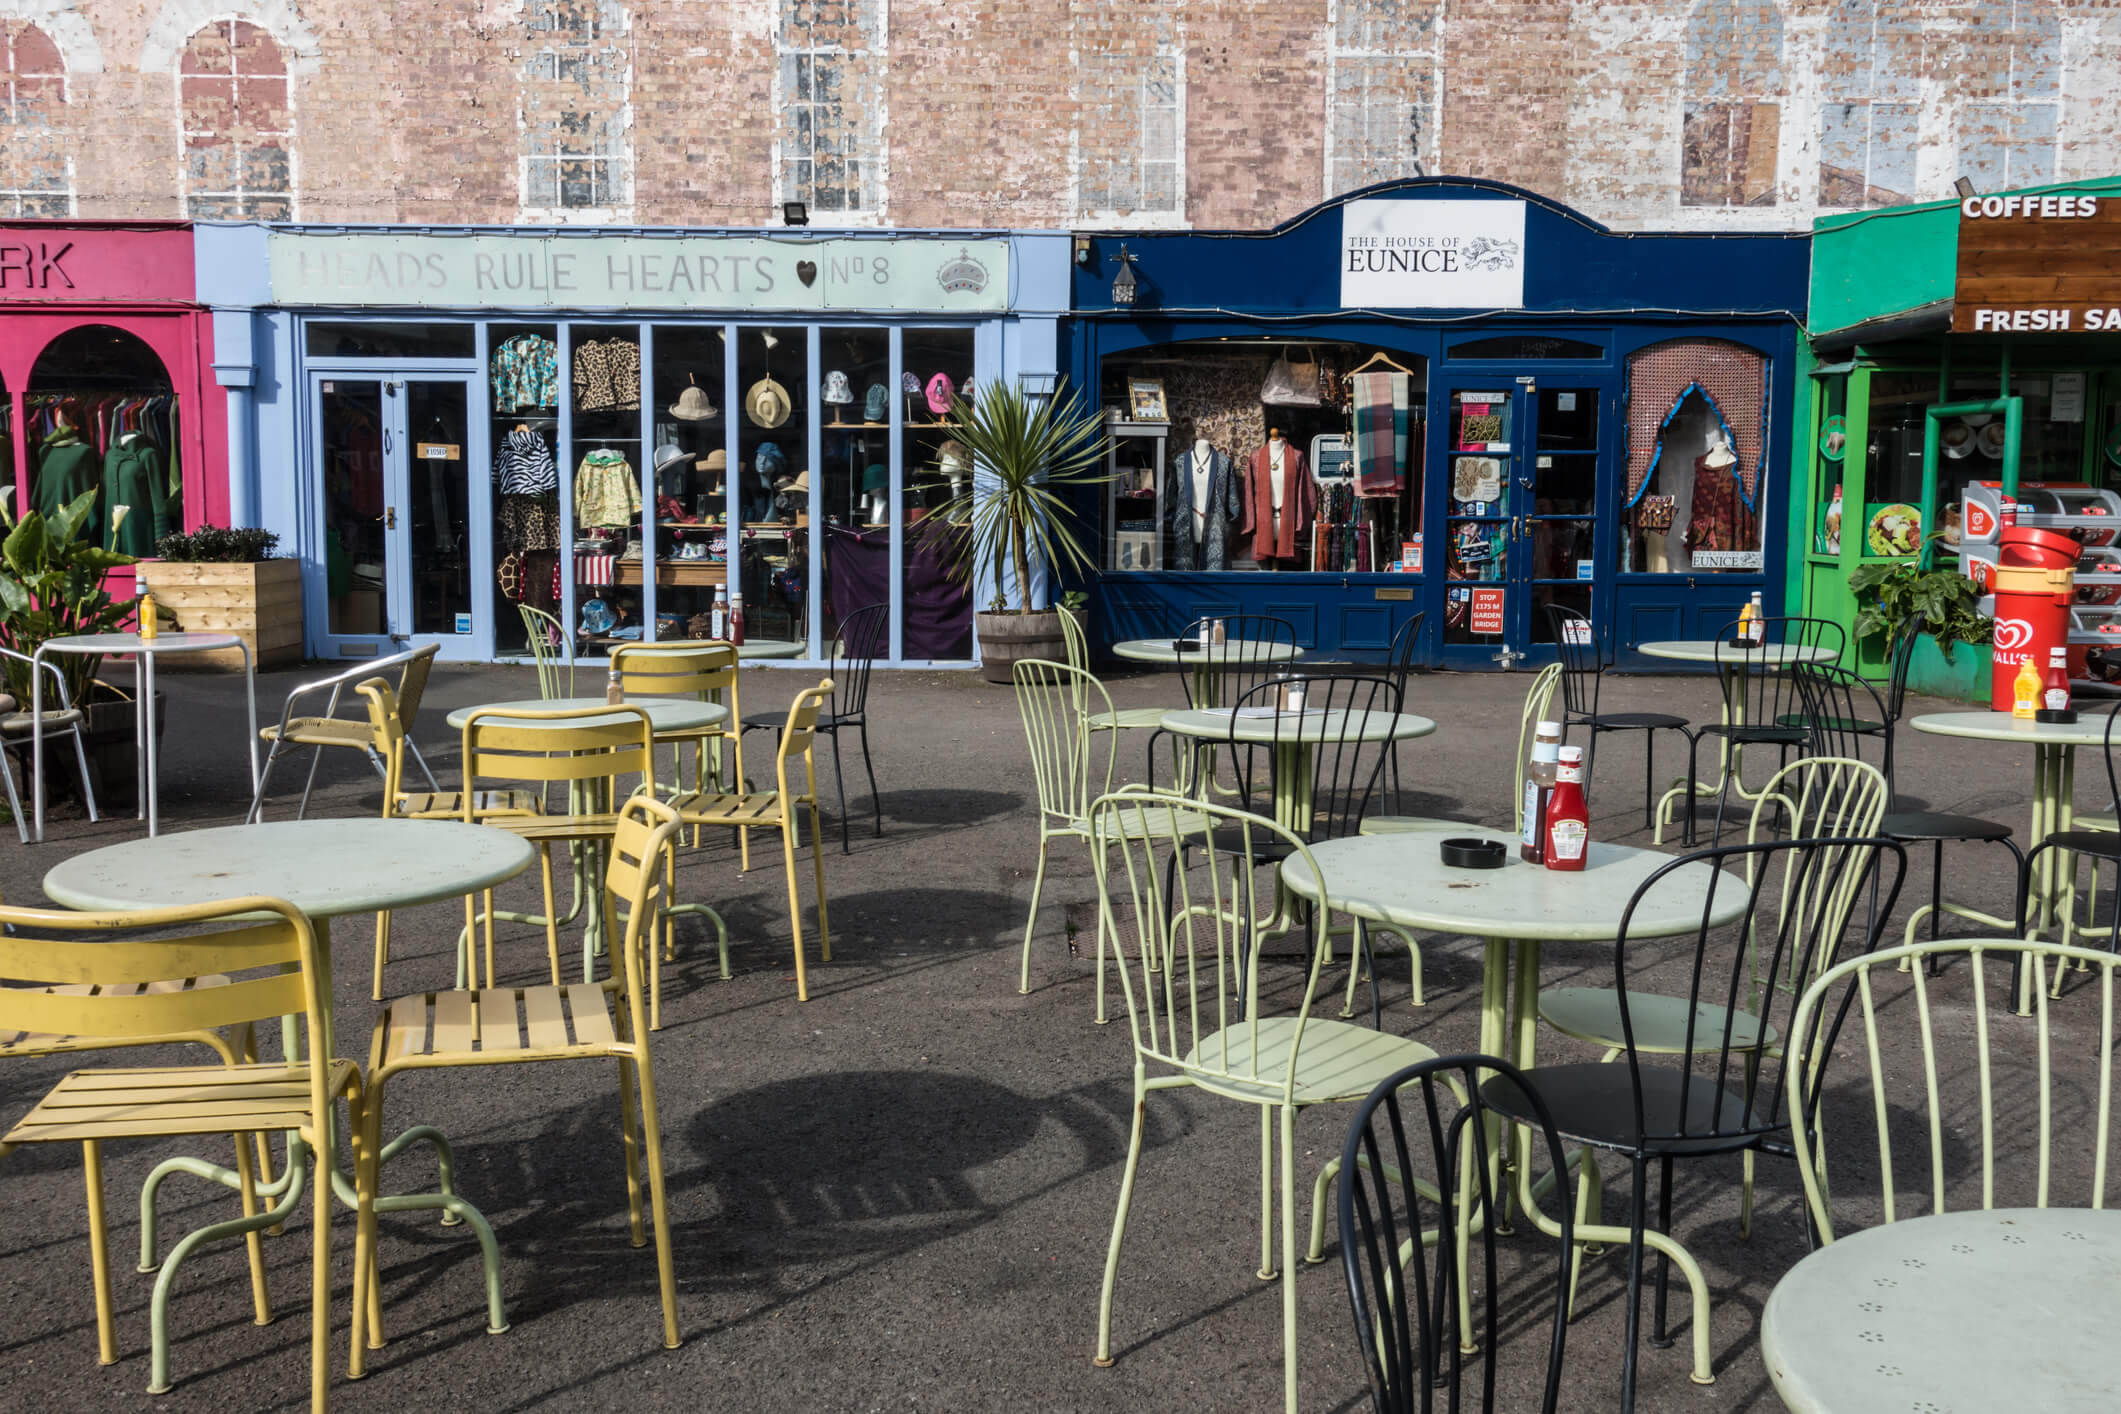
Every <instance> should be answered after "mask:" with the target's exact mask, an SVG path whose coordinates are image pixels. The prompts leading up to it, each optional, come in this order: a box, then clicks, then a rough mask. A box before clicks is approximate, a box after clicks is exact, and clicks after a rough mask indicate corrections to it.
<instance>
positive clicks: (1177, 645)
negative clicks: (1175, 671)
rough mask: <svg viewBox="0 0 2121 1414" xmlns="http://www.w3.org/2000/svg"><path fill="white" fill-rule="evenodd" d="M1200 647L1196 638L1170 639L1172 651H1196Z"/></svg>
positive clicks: (1198, 650)
mask: <svg viewBox="0 0 2121 1414" xmlns="http://www.w3.org/2000/svg"><path fill="white" fill-rule="evenodd" d="M1200 648H1201V644H1200V640H1199V639H1197V638H1174V639H1172V640H1171V651H1172V652H1173V653H1198V652H1200Z"/></svg>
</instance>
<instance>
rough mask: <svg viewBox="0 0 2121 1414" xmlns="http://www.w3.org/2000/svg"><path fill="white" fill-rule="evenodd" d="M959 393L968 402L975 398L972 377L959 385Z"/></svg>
mask: <svg viewBox="0 0 2121 1414" xmlns="http://www.w3.org/2000/svg"><path fill="white" fill-rule="evenodd" d="M957 395H958V397H960V398H962V399H964V400H965V401H966V402H968V403H969V402H972V401H973V400H974V396H975V394H974V391H973V386H972V380H971V379H970V378H967V379H966V380H965V381H964V382H962V383H960V384H958V385H957Z"/></svg>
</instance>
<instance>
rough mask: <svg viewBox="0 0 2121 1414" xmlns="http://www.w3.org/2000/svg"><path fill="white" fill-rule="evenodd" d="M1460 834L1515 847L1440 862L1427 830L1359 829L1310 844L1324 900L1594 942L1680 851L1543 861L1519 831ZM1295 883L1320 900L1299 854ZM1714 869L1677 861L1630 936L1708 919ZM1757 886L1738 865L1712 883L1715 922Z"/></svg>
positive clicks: (1370, 911) (1439, 926) (1409, 920)
mask: <svg viewBox="0 0 2121 1414" xmlns="http://www.w3.org/2000/svg"><path fill="white" fill-rule="evenodd" d="M1451 833H1452V834H1453V835H1454V836H1455V835H1465V836H1468V837H1474V838H1486V839H1500V840H1503V841H1505V842H1506V843H1509V844H1510V845H1511V846H1512V848H1511V850H1510V853H1509V858H1508V861H1507V862H1506V863H1505V864H1504V865H1503V866H1502V868H1500V869H1457V868H1452V867H1449V866H1447V865H1445V864H1444V862H1443V858H1442V855H1441V853H1440V851H1439V850H1438V849H1437V835H1436V834H1435V833H1431V832H1422V833H1418V834H1417V833H1409V834H1394V835H1360V836H1356V837H1355V838H1352V839H1340V840H1327V841H1325V842H1324V843H1322V844H1315V845H1312V846H1311V857H1312V858H1313V859H1315V860H1317V861H1318V867H1319V869H1320V870H1321V871H1322V872H1323V873H1324V874H1325V876H1326V880H1325V885H1326V887H1325V893H1326V901H1327V904H1328V906H1330V907H1332V908H1335V909H1338V910H1340V911H1341V912H1343V913H1352V914H1355V915H1357V916H1358V917H1362V918H1366V919H1369V920H1371V921H1373V922H1378V923H1396V924H1399V925H1401V926H1402V927H1407V928H1418V929H1421V930H1423V931H1425V932H1436V933H1468V934H1472V935H1473V936H1476V937H1483V938H1510V939H1517V940H1523V941H1540V940H1544V941H1549V942H1571V941H1573V942H1597V941H1610V940H1611V939H1613V938H1616V937H1618V936H1619V934H1620V916H1621V914H1622V913H1624V912H1625V911H1626V910H1627V906H1628V900H1629V899H1630V898H1632V897H1634V894H1635V889H1636V887H1637V886H1638V885H1640V884H1641V883H1642V881H1643V880H1644V879H1647V878H1648V877H1649V876H1650V875H1651V874H1653V873H1655V872H1656V871H1657V870H1659V869H1661V868H1663V867H1664V866H1665V865H1667V864H1669V863H1671V862H1672V860H1673V859H1674V858H1675V857H1676V856H1674V855H1669V854H1662V853H1660V852H1658V851H1656V850H1651V849H1636V848H1634V847H1633V846H1632V845H1618V844H1600V843H1598V842H1597V841H1593V842H1592V844H1591V847H1590V853H1589V856H1588V857H1587V859H1586V860H1585V862H1584V868H1583V869H1582V870H1581V871H1579V872H1565V871H1562V870H1557V869H1547V868H1544V867H1543V866H1541V865H1537V864H1527V863H1525V862H1524V861H1523V860H1521V859H1519V858H1518V857H1517V851H1516V849H1515V847H1514V846H1515V839H1514V838H1513V837H1512V836H1511V835H1509V834H1507V833H1505V832H1503V831H1500V830H1487V829H1482V828H1480V827H1478V826H1468V827H1466V828H1465V829H1464V830H1454V831H1452V832H1451ZM1281 877H1282V882H1283V883H1285V884H1287V885H1288V886H1289V888H1290V890H1291V892H1293V893H1295V894H1297V895H1299V896H1300V897H1303V898H1307V899H1311V900H1313V901H1316V900H1317V898H1318V895H1319V886H1318V880H1316V879H1315V878H1313V877H1312V874H1311V869H1310V867H1309V866H1308V865H1307V864H1306V863H1305V862H1304V859H1303V856H1302V855H1293V856H1291V857H1290V858H1289V859H1288V860H1287V861H1285V862H1284V863H1283V864H1282V866H1281ZM1713 877H1714V876H1713V874H1712V871H1711V870H1710V868H1709V866H1708V865H1706V864H1694V865H1690V866H1688V867H1687V868H1685V869H1682V870H1677V871H1675V872H1673V873H1672V874H1669V875H1667V876H1666V877H1665V878H1664V879H1662V880H1660V881H1659V882H1658V886H1657V888H1656V890H1655V891H1654V892H1652V893H1651V894H1650V896H1649V897H1648V898H1647V899H1645V900H1644V901H1643V904H1642V906H1641V907H1640V908H1638V909H1636V910H1635V916H1634V918H1632V919H1631V920H1630V921H1629V923H1628V936H1629V937H1631V938H1668V937H1674V936H1677V935H1679V934H1682V933H1691V932H1694V931H1695V930H1697V929H1699V928H1700V927H1701V924H1702V917H1703V903H1704V901H1705V899H1706V898H1707V895H1708V890H1709V883H1710V880H1711V879H1712V878H1713ZM1750 897H1751V891H1750V889H1749V888H1748V887H1747V885H1746V882H1745V881H1744V880H1743V879H1741V878H1739V877H1738V876H1737V875H1735V874H1729V873H1726V874H1725V875H1724V876H1723V878H1722V880H1721V882H1720V883H1718V884H1717V886H1716V905H1715V908H1714V910H1713V911H1712V912H1710V913H1709V914H1708V919H1709V922H1710V923H1711V924H1713V925H1718V926H1720V925H1722V924H1725V923H1729V922H1732V921H1733V920H1735V919H1737V918H1738V917H1739V916H1740V915H1741V914H1742V913H1743V912H1744V911H1745V905H1746V901H1747V899H1748V898H1750Z"/></svg>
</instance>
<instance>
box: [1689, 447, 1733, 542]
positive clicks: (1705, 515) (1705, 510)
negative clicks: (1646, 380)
mask: <svg viewBox="0 0 2121 1414" xmlns="http://www.w3.org/2000/svg"><path fill="white" fill-rule="evenodd" d="M1737 465H1738V456H1737V453H1735V452H1733V451H1732V450H1731V442H1730V437H1729V436H1728V434H1726V433H1725V432H1724V430H1723V428H1722V427H1721V426H1717V427H1713V428H1711V429H1710V431H1709V441H1708V449H1707V450H1706V451H1704V452H1703V453H1702V454H1701V456H1700V457H1698V458H1697V459H1696V460H1695V462H1694V488H1693V489H1694V494H1693V497H1692V502H1693V504H1692V505H1691V506H1690V507H1689V512H1690V514H1689V515H1688V518H1687V528H1686V548H1687V550H1688V551H1689V553H1691V552H1692V551H1695V550H1742V549H1746V548H1748V547H1746V546H1743V545H1740V544H1739V543H1738V478H1737V477H1736V476H1735V475H1733V474H1732V473H1733V470H1734V468H1736V466H1737Z"/></svg>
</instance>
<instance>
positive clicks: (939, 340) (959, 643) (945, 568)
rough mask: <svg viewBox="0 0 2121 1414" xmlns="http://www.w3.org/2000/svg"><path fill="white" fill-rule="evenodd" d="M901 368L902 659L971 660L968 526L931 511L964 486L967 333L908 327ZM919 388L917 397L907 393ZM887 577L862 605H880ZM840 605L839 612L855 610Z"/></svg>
mask: <svg viewBox="0 0 2121 1414" xmlns="http://www.w3.org/2000/svg"><path fill="white" fill-rule="evenodd" d="M902 338H903V341H904V342H903V346H902V352H901V356H900V363H901V366H902V368H903V369H904V375H902V376H901V378H900V380H899V381H900V384H901V389H902V396H901V401H902V402H903V404H904V406H905V409H906V411H905V414H904V416H903V418H902V421H901V426H900V434H899V435H900V441H899V448H900V466H901V468H902V483H903V486H904V490H903V492H902V493H901V495H900V497H899V505H900V507H901V508H902V512H903V515H902V525H903V527H904V531H903V533H904V538H905V545H904V552H903V553H904V564H903V569H902V576H903V579H902V590H903V596H904V603H905V606H906V609H905V656H906V657H908V658H916V659H922V658H925V659H930V660H955V659H962V658H970V657H971V656H972V590H971V588H970V586H969V584H968V583H967V582H966V580H965V578H964V576H963V574H962V560H963V556H964V555H965V554H966V553H967V550H968V545H967V539H966V527H965V526H963V525H962V524H958V523H955V522H952V521H950V520H948V519H946V518H945V517H942V516H939V515H937V514H936V512H938V511H939V510H941V509H942V508H943V507H944V506H945V505H947V504H948V503H949V501H950V500H951V498H952V497H953V496H955V495H957V494H960V493H962V492H963V491H964V490H965V489H967V488H968V487H969V485H970V479H971V474H972V467H971V461H972V459H971V457H970V456H968V455H967V454H966V452H965V448H964V444H963V443H961V442H959V441H958V440H957V437H956V432H957V425H956V419H957V417H958V408H959V407H960V406H962V405H964V404H968V403H971V402H972V401H974V400H976V399H977V398H978V397H979V388H978V385H977V384H976V383H975V382H974V381H973V376H972V358H973V347H972V345H973V336H972V331H971V330H970V329H908V330H906V331H905V333H904V335H903V336H902ZM910 383H918V384H920V389H921V391H920V393H919V394H918V395H915V394H913V393H912V392H911V391H910V390H908V385H909V384H910ZM888 587H889V581H888V579H884V580H879V581H878V582H877V583H876V584H875V585H874V586H873V589H872V590H871V592H870V593H868V594H867V595H866V602H869V603H879V604H880V603H882V602H884V599H885V596H886V591H887V590H888ZM860 607H861V605H860V604H859V603H852V602H850V603H848V604H845V605H842V606H841V609H842V612H851V611H852V610H854V609H858V608H860Z"/></svg>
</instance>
